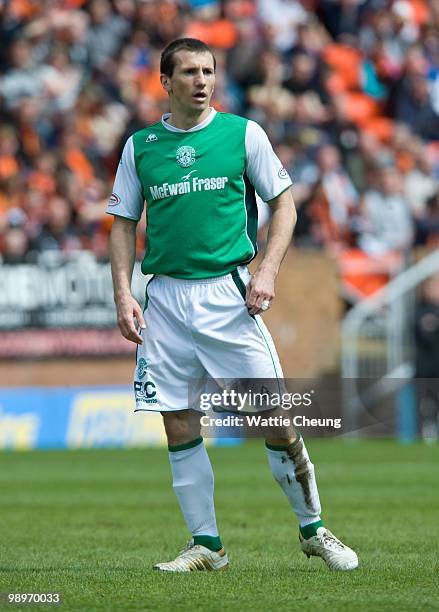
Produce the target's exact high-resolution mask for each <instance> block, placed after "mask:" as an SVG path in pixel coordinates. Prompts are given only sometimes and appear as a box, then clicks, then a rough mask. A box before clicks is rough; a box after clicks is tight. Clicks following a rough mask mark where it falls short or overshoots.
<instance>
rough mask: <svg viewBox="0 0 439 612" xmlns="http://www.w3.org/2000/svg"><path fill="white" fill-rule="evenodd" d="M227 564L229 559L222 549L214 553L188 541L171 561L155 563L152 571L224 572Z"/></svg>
mask: <svg viewBox="0 0 439 612" xmlns="http://www.w3.org/2000/svg"><path fill="white" fill-rule="evenodd" d="M228 564H229V559H228V557H227V555H226V551H225V550H224V548H222V549H221V550H219V551H218V552H214V551H213V550H209V549H208V548H206V547H205V546H201V545H200V544H194V541H193V540H190V541H189V542H188V543H187V545H186V547H185V548H184V549H183V550H182V551H181V553H179V555H178V556H177V557H176V558H175V559H174V560H173V561H168V562H166V563H157V564H156V565H154V569H155V570H160V571H162V572H195V571H198V570H200V571H204V570H207V571H209V572H211V571H215V570H225V569H227V566H228Z"/></svg>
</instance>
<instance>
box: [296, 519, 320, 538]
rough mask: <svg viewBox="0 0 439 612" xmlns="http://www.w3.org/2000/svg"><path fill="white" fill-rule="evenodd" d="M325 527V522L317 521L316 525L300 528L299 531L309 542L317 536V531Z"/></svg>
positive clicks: (311, 524)
mask: <svg viewBox="0 0 439 612" xmlns="http://www.w3.org/2000/svg"><path fill="white" fill-rule="evenodd" d="M323 526H324V525H323V521H316V522H315V523H310V524H309V525H305V526H304V527H299V529H300V533H301V534H302V535H303V537H304V538H305V540H309V539H310V538H312V537H313V536H315V535H317V529H318V528H319V527H323Z"/></svg>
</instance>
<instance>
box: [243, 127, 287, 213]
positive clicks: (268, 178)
mask: <svg viewBox="0 0 439 612" xmlns="http://www.w3.org/2000/svg"><path fill="white" fill-rule="evenodd" d="M245 152H246V174H247V177H248V179H249V180H250V182H251V184H252V185H253V187H254V188H255V190H256V193H257V194H258V195H259V196H260V197H261V199H262V200H264V202H269V201H270V200H272V199H273V198H275V197H277V196H278V195H280V194H281V193H282V192H283V191H285V190H286V189H288V187H291V185H292V181H291V178H290V176H289V174H288V172H287V171H286V170H285V168H283V166H282V163H281V161H280V159H279V158H278V156H277V155H276V153H275V152H274V151H273V147H272V146H271V143H270V141H269V140H268V136H267V134H266V133H265V132H264V130H263V129H262V128H261V126H260V125H258V124H257V123H256V122H255V121H248V123H247V128H246V133H245Z"/></svg>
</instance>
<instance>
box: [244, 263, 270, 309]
mask: <svg viewBox="0 0 439 612" xmlns="http://www.w3.org/2000/svg"><path fill="white" fill-rule="evenodd" d="M275 276H276V275H275V273H274V272H272V271H270V270H266V269H261V268H258V270H256V272H255V273H254V274H253V276H252V278H251V281H250V282H249V284H248V285H247V292H246V296H245V303H246V305H247V308H248V311H249V313H250V314H251V315H256V314H260V313H261V312H264V311H265V310H267V308H265V309H263V308H261V306H262V302H264V301H268V302H271V300H273V299H274V296H275V293H274V279H275Z"/></svg>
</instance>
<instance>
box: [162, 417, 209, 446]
mask: <svg viewBox="0 0 439 612" xmlns="http://www.w3.org/2000/svg"><path fill="white" fill-rule="evenodd" d="M161 414H162V416H163V423H164V426H165V431H166V436H167V438H168V444H170V445H171V446H173V445H178V444H186V443H187V442H192V440H194V439H195V438H196V437H197V436H199V435H200V418H199V415H198V414H197V413H196V412H195V411H194V410H178V411H175V412H162V413H161Z"/></svg>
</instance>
